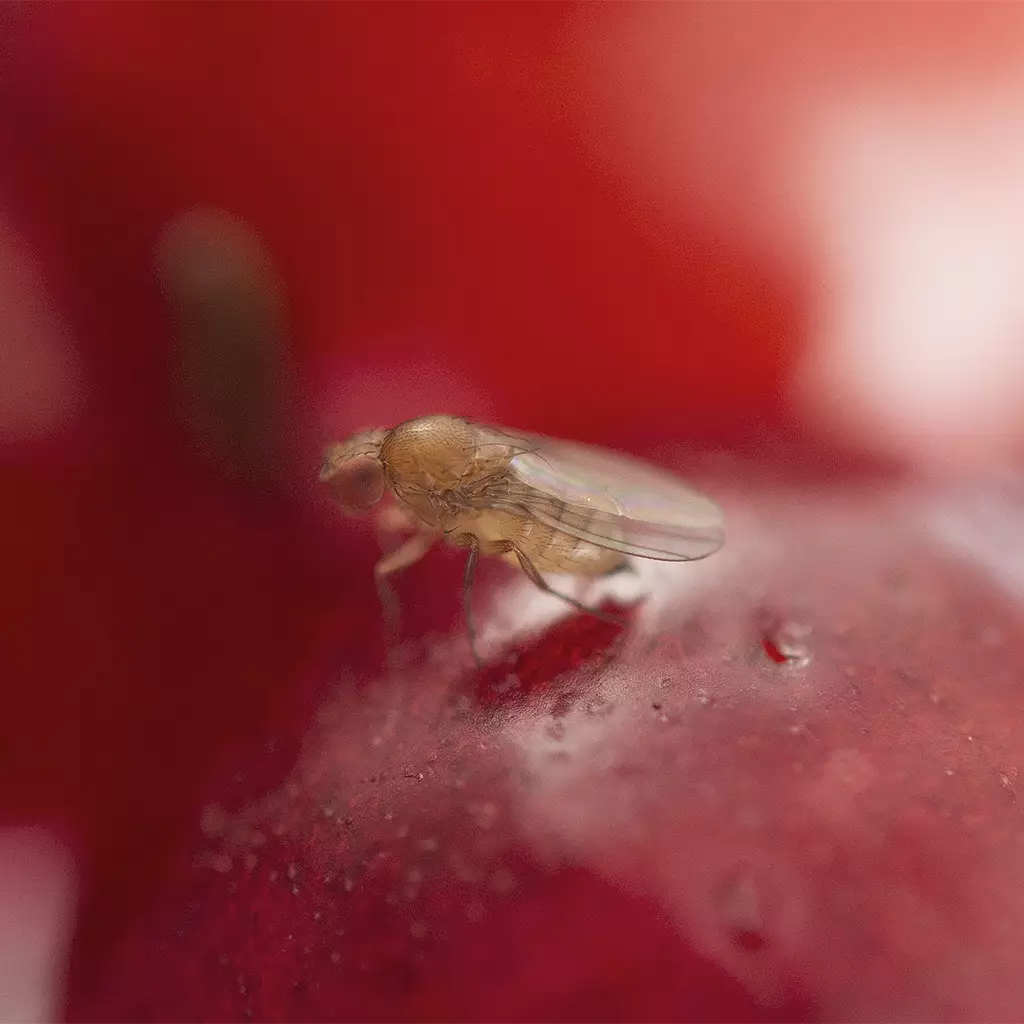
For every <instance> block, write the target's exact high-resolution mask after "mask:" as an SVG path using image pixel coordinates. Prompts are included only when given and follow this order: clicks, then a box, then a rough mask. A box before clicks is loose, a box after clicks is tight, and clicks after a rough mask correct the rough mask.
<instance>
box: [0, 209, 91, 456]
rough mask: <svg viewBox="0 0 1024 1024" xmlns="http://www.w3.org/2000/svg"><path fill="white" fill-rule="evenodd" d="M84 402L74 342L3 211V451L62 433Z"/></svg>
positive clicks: (0, 260) (0, 317) (0, 403)
mask: <svg viewBox="0 0 1024 1024" xmlns="http://www.w3.org/2000/svg"><path fill="white" fill-rule="evenodd" d="M85 396H86V385H85V369H84V366H83V364H82V360H81V357H80V355H79V353H78V350H77V349H76V348H75V345H74V339H73V338H72V336H71V333H70V331H69V329H68V327H67V325H66V323H65V322H64V320H63V317H62V315H61V313H60V310H59V309H58V308H57V306H56V304H55V302H54V299H53V296H52V295H51V294H50V291H49V289H48V287H47V284H46V282H45V280H44V278H43V275H42V271H41V269H40V267H39V265H38V263H37V262H36V260H35V259H34V258H33V254H32V252H31V250H30V248H29V247H28V246H27V244H26V243H25V242H24V241H23V240H22V239H21V238H20V237H19V236H18V234H17V233H16V232H15V230H14V229H13V228H12V227H11V226H10V224H9V223H8V222H7V221H6V219H5V217H4V215H3V212H2V210H0V447H3V446H7V445H10V444H17V443H20V442H29V441H40V440H43V439H46V438H49V437H51V436H53V435H54V434H57V433H59V432H60V431H61V430H62V429H64V428H66V427H67V426H68V425H69V424H70V423H71V422H72V421H74V419H75V418H76V416H77V415H78V414H79V413H80V412H81V411H82V409H83V407H84V404H85Z"/></svg>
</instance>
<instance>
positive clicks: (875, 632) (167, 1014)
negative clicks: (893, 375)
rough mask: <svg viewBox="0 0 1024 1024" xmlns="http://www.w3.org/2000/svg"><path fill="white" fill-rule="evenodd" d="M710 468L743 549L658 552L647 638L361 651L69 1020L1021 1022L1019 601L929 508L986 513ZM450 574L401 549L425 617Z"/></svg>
mask: <svg viewBox="0 0 1024 1024" xmlns="http://www.w3.org/2000/svg"><path fill="white" fill-rule="evenodd" d="M708 479H709V480H710V486H711V489H712V491H713V493H715V494H717V495H719V496H720V497H721V498H722V499H723V501H724V503H725V506H726V509H727V512H728V515H729V519H730V524H731V535H730V542H729V545H728V547H727V549H726V550H725V551H724V552H723V553H722V554H721V555H720V556H719V557H718V558H717V559H711V560H709V561H708V562H705V563H701V564H699V565H692V566H674V567H670V568H669V569H666V568H665V567H655V569H654V570H651V571H648V573H647V575H646V576H645V577H644V580H645V584H644V585H645V586H646V587H648V588H650V589H651V590H652V594H653V596H652V597H651V598H650V601H649V603H648V605H647V606H646V607H647V611H638V612H636V613H634V616H633V626H632V629H631V630H630V631H628V632H627V633H622V632H621V631H620V630H619V629H618V628H616V627H613V626H609V625H606V624H604V623H601V622H598V621H595V620H590V619H586V618H579V617H571V618H569V619H567V620H563V621H562V622H560V623H558V624H556V625H553V626H551V627H550V628H548V629H546V630H542V631H541V633H540V634H539V635H535V636H525V637H521V638H520V639H519V640H511V641H510V644H511V646H510V647H509V648H508V649H507V650H506V653H505V654H502V653H501V651H500V650H497V649H496V650H495V652H494V657H495V659H496V661H495V662H494V664H493V665H492V667H490V668H488V669H487V670H485V671H484V672H483V673H482V674H479V673H477V672H475V671H473V670H471V669H470V668H469V667H468V665H469V658H468V651H467V650H466V646H465V638H464V636H463V635H462V633H461V632H459V631H458V629H457V628H456V629H455V631H454V632H452V633H450V634H448V633H443V632H442V633H441V634H437V633H435V634H432V635H430V636H427V637H426V639H425V640H423V641H420V642H419V643H416V642H414V643H413V644H412V646H411V647H410V648H409V650H407V652H406V657H407V658H408V659H410V661H409V666H408V667H407V668H406V669H405V670H402V671H398V672H397V673H396V674H390V675H385V676H383V677H381V678H379V679H373V680H369V681H366V680H363V681H360V680H359V679H358V678H357V676H356V675H354V674H353V668H352V666H351V664H350V661H349V659H348V658H347V657H346V656H345V655H344V654H339V657H338V660H337V665H336V669H335V676H336V679H337V686H336V689H335V690H334V692H333V693H332V694H331V695H329V696H328V697H327V698H326V699H325V700H324V702H323V704H322V706H321V708H320V711H319V712H318V714H317V716H316V725H315V726H314V727H313V728H312V730H311V731H310V732H309V733H308V734H307V736H306V738H305V743H304V749H303V753H302V754H301V756H300V758H299V762H298V765H297V767H296V768H295V770H294V771H293V772H291V773H290V774H288V775H286V776H285V775H284V774H283V773H282V772H281V769H280V767H279V765H280V761H279V759H278V757H277V754H276V751H278V750H279V749H280V748H281V746H282V745H287V744H288V743H289V742H291V740H292V739H293V737H292V736H290V735H287V733H286V732H285V731H283V730H282V731H281V732H280V733H279V734H276V735H273V736H272V737H271V738H270V740H269V742H268V743H267V744H266V745H265V746H262V747H260V748H259V749H252V750H250V751H249V752H248V753H247V754H246V755H245V756H244V757H242V758H241V759H240V761H239V762H238V765H237V774H231V773H229V777H227V778H226V779H225V780H223V782H222V783H221V784H220V785H219V786H218V787H216V788H215V789H214V790H213V791H212V792H211V794H210V804H209V805H208V806H207V809H206V811H205V812H204V815H203V819H202V821H201V823H200V824H201V826H202V829H203V832H204V833H205V838H200V837H199V835H198V832H197V833H196V835H197V843H198V846H197V854H196V858H195V860H194V861H193V862H192V863H191V864H183V865H182V867H181V869H180V871H179V875H178V881H177V882H176V884H175V886H174V887H173V888H172V889H171V890H170V891H169V892H167V893H165V895H164V897H163V899H162V900H161V904H160V907H159V909H157V910H155V911H154V913H152V914H150V915H148V916H147V917H146V918H145V919H144V920H141V921H139V922H138V923H137V924H136V926H135V927H134V928H133V929H132V931H131V933H130V934H129V935H128V937H127V938H126V940H125V941H124V942H122V943H121V944H120V945H119V947H118V948H117V949H116V950H114V951H113V952H112V953H111V955H110V956H109V958H107V959H105V960H104V961H103V963H102V967H101V968H100V969H99V970H98V972H97V973H96V974H94V975H93V976H92V977H90V978H89V979H82V982H81V984H80V986H79V987H78V988H77V990H76V992H75V994H74V1000H73V1006H74V1013H75V1016H76V1017H81V1018H88V1019H96V1020H99V1019H118V1020H122V1019H124V1020H127V1019H143V1020H164V1019H172V1020H191V1019H206V1020H246V1019H255V1020H299V1019H302V1020H307V1019H312V1020H339V1019H344V1020H360V1019H370V1020H393V1019H402V1020H413V1019H425V1020H439V1021H440V1020H537V1019H544V1020H580V1021H584V1020H595V1019H597V1020H684V1019H685V1020H736V1019H751V1020H797V1019H798V1020H864V1019H869V1020H925V1019H927V1020H984V1019H1007V1020H1017V1019H1021V1018H1022V1016H1024V978H1022V976H1021V974H1020V971H1019V965H1020V963H1021V962H1022V956H1024V901H1022V899H1021V897H1020V893H1021V892H1024V858H1022V857H1021V854H1020V851H1021V848H1022V844H1024V822H1022V820H1021V814H1020V808H1019V803H1018V794H1017V790H1018V785H1019V780H1018V770H1019V766H1020V764H1021V760H1022V758H1024V725H1022V721H1024V719H1021V717H1020V716H1019V715H1018V714H1016V711H1015V709H1016V708H1017V707H1018V705H1019V701H1020V694H1019V690H1020V683H1019V673H1018V672H1017V669H1016V666H1017V665H1019V664H1020V659H1021V657H1022V656H1024V626H1022V625H1021V622H1020V619H1019V616H1018V614H1017V613H1016V610H1015V608H1013V607H1011V605H1010V603H1009V601H1008V599H1007V597H1006V596H1005V595H1004V594H1002V593H1000V592H997V591H996V590H994V589H993V587H992V586H991V585H989V584H988V583H986V582H984V581H983V580H982V579H981V578H979V577H978V576H977V575H976V574H975V571H974V570H973V569H972V568H971V566H970V565H968V564H967V563H965V562H964V561H962V560H961V559H960V558H959V557H958V556H956V555H955V554H954V553H953V552H952V550H951V549H949V548H947V547H945V545H944V543H943V542H942V540H941V539H940V538H941V535H938V534H934V533H933V532H932V530H931V527H930V524H931V523H933V522H938V521H939V518H938V517H939V515H940V514H946V515H947V517H948V515H958V516H961V517H962V513H963V512H964V509H963V508H961V507H960V506H959V505H958V504H957V503H956V502H955V501H954V502H953V504H951V505H943V504H941V503H940V502H939V498H937V497H936V496H934V495H926V494H916V493H899V492H895V491H892V490H891V489H889V488H887V487H884V486H881V485H879V486H866V485H862V486H855V485H849V486H840V485H832V486H830V487H828V488H825V489H819V488H815V487H814V486H812V485H803V486H797V487H785V488H783V487H780V486H778V485H777V484H776V483H774V482H773V479H772V477H771V476H770V474H766V473H765V472H764V470H763V469H759V468H758V467H757V466H756V465H753V464H749V463H745V462H734V463H732V464H731V465H725V466H722V467H720V468H719V470H718V471H717V472H716V473H714V474H713V475H712V476H710V477H709V478H708ZM951 510H952V511H951ZM965 522H967V523H968V524H969V518H968V519H966V520H965ZM452 568H453V569H454V567H452ZM651 572H653V575H652V574H651ZM455 575H456V574H455V573H454V571H453V572H452V573H448V572H447V562H446V560H445V559H444V558H443V557H441V556H438V557H437V558H435V559H432V561H431V562H429V563H427V564H426V565H423V566H420V567H418V568H417V569H416V570H413V572H411V573H410V574H409V576H408V578H407V579H406V581H405V582H404V584H403V587H402V589H403V594H404V597H405V599H406V601H407V602H410V603H411V604H412V606H413V607H418V608H419V609H420V611H419V612H418V613H417V614H415V615H414V617H413V622H412V623H411V624H410V628H411V629H413V630H415V631H416V632H419V631H422V630H429V629H430V628H431V627H436V628H442V629H443V628H444V627H445V626H446V625H447V623H448V622H450V621H451V618H452V616H453V614H454V613H453V605H454V594H455V582H456V581H455ZM499 575H500V574H499ZM527 588H528V585H527ZM530 594H531V592H530V591H529V589H523V588H518V589H517V586H513V587H512V588H511V589H509V587H508V586H505V588H504V590H500V589H499V591H498V592H497V593H493V594H492V595H491V596H492V598H493V600H494V601H495V602H496V606H495V607H496V611H495V614H499V615H500V614H501V609H502V607H503V606H504V607H506V609H507V607H508V606H509V605H511V606H512V607H518V608H519V609H520V615H521V616H527V615H530V614H533V613H534V612H535V611H536V607H535V606H536V604H537V602H536V601H535V600H532V599H531V598H530ZM517 602H518V604H517ZM439 605H443V608H441V607H439ZM541 605H544V602H543V600H542V601H541ZM544 607H547V606H546V605H544ZM429 609H433V610H429ZM531 609H532V611H531ZM645 616H650V617H651V618H650V619H645ZM424 644H425V646H424ZM766 647H767V648H768V649H769V650H770V651H771V652H772V656H769V654H768V653H766Z"/></svg>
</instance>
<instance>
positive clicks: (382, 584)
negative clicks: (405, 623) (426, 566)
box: [373, 531, 437, 640]
mask: <svg viewBox="0 0 1024 1024" xmlns="http://www.w3.org/2000/svg"><path fill="white" fill-rule="evenodd" d="M436 541H437V535H436V534H433V533H427V532H425V531H423V532H420V533H416V534H413V536H411V537H410V538H409V539H408V540H407V541H406V542H405V543H404V544H403V545H402V546H401V547H400V548H396V549H395V550H394V551H392V552H391V553H390V554H387V555H385V556H384V557H383V558H382V559H381V560H380V561H379V562H378V563H377V564H376V565H375V566H374V567H373V577H374V580H375V582H376V584H377V595H378V597H380V604H381V608H382V610H383V612H384V624H385V627H386V629H387V633H388V639H389V640H394V639H396V638H397V635H398V620H399V616H400V614H401V608H400V606H399V603H398V597H397V596H396V594H395V591H394V588H393V587H392V586H391V583H390V581H389V579H388V577H389V576H391V575H393V574H394V573H396V572H400V571H401V570H402V569H407V568H408V567H409V566H410V565H414V564H415V563H416V562H418V561H419V560H420V559H421V558H422V557H423V556H424V555H425V554H426V553H427V552H428V551H429V550H430V549H431V548H432V547H433V546H434V543H435V542H436Z"/></svg>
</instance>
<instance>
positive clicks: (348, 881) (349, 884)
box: [341, 875, 356, 892]
mask: <svg viewBox="0 0 1024 1024" xmlns="http://www.w3.org/2000/svg"><path fill="white" fill-rule="evenodd" d="M341 884H342V886H343V887H344V889H345V892H351V891H352V890H353V889H354V888H355V887H356V883H355V882H353V881H352V879H351V878H349V877H348V876H347V875H346V876H345V880H344V881H343V882H342V883H341Z"/></svg>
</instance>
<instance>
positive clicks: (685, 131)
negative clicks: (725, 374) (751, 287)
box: [575, 3, 1024, 471]
mask: <svg viewBox="0 0 1024 1024" xmlns="http://www.w3.org/2000/svg"><path fill="white" fill-rule="evenodd" d="M618 14H619V18H618V24H615V23H614V21H615V19H612V18H608V17H606V16H601V17H598V16H596V15H593V14H590V13H588V12H587V11H583V12H581V13H580V14H579V15H578V18H577V20H576V24H575V31H576V32H577V33H578V41H579V45H580V49H581V52H583V53H586V54H587V55H588V59H587V67H588V81H589V88H590V96H591V106H590V108H589V110H588V112H587V113H588V120H587V121H586V124H587V127H586V129H585V131H584V141H585V144H586V145H587V146H588V147H590V149H591V150H592V152H593V153H594V155H595V159H596V160H597V161H599V163H600V164H601V166H602V167H603V168H604V170H605V173H606V174H608V175H609V176H610V177H614V178H615V179H616V180H619V181H621V182H622V183H623V188H624V189H628V190H634V191H635V193H636V196H637V197H639V198H637V199H635V200H634V201H636V202H642V203H643V204H645V205H646V206H648V207H650V209H651V210H653V211H655V213H653V214H651V213H649V216H656V215H660V216H662V217H664V218H665V219H667V220H672V219H685V220H689V221H692V220H696V221H698V222H703V223H705V224H706V225H707V226H708V229H709V230H712V231H716V232H720V233H722V234H727V235H730V236H733V237H737V238H740V239H742V240H743V244H745V245H746V246H747V247H749V248H750V249H751V250H753V251H754V252H755V253H756V254H757V255H758V257H759V258H760V259H762V260H765V261H770V262H773V263H776V264H777V265H778V266H779V267H780V268H782V269H783V271H784V272H786V273H789V274H791V275H792V276H793V278H794V280H796V281H798V282H799V287H800V288H801V290H802V291H803V292H804V294H805V296H806V314H805V320H804V323H803V325H802V327H801V330H802V333H803V337H802V338H800V339H799V343H798V344H797V345H795V346H794V350H795V351H796V352H797V353H799V355H798V357H797V358H796V359H795V360H794V365H793V367H792V370H791V379H790V384H791V389H790V394H791V399H792V401H793V403H794V405H795V407H796V408H797V410H798V411H799V412H800V413H801V414H802V415H803V416H805V417H806V418H807V419H808V420H809V421H810V422H811V423H812V424H814V425H815V426H817V427H818V428H822V429H824V431H825V432H827V433H830V434H832V435H833V436H834V437H835V438H837V439H839V440H841V441H845V442H847V443H849V444H851V445H852V446H854V447H858V448H862V449H865V450H867V451H869V452H871V453H874V454H880V455H882V456H883V457H887V458H896V459H899V460H901V461H905V462H908V463H910V464H911V465H915V466H919V467H922V466H923V467H926V468H928V469H930V470H931V469H939V470H943V471H948V470H950V469H953V470H962V469H964V468H971V469H976V468H983V469H987V468H990V467H991V466H993V465H994V466H999V465H1000V464H1001V463H1003V462H1004V461H1005V460H1007V459H1011V458H1014V457H1016V455H1017V454H1018V449H1019V447H1020V441H1021V436H1022V433H1024V419H1022V415H1021V412H1020V409H1021V408H1022V403H1021V400H1022V398H1024V258H1022V257H1024V143H1022V142H1021V135H1020V125H1021V123H1022V121H1024V63H1022V57H1024V8H1021V7H1020V6H1019V5H1007V4H984V3H980V4H971V5H951V4H933V3H928V4H914V5H893V4H884V5H883V4H879V5H866V4H865V5H856V4H838V5H820V4H791V5H786V4H761V3H755V4H714V3H712V4H660V3H653V4H634V5H624V6H622V7H620V8H618Z"/></svg>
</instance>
